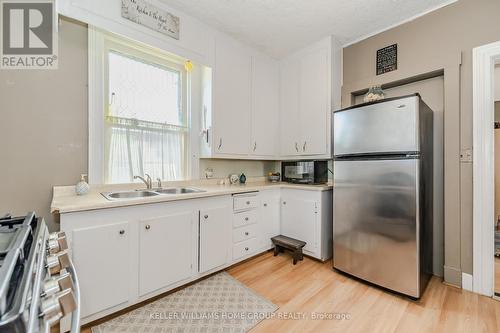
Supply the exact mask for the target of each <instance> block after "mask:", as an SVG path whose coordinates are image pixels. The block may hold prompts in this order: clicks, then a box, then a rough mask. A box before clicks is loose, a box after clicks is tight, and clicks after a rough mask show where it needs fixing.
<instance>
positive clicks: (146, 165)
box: [104, 52, 189, 183]
mask: <svg viewBox="0 0 500 333" xmlns="http://www.w3.org/2000/svg"><path fill="white" fill-rule="evenodd" d="M108 60H109V65H108V80H109V81H108V82H107V84H108V91H109V95H110V96H109V104H110V105H109V110H108V112H107V114H106V117H105V119H104V121H105V137H106V141H105V147H106V149H105V153H106V165H105V168H104V170H105V181H106V183H128V182H132V181H134V180H133V176H134V175H140V176H143V175H144V174H146V173H147V174H149V175H150V176H151V177H152V178H153V179H156V178H161V179H162V180H181V179H185V178H186V172H187V152H188V137H189V129H188V127H187V121H186V119H187V116H186V115H185V113H186V111H185V107H184V106H183V105H182V104H181V101H182V93H183V90H182V84H183V83H182V79H181V78H182V75H181V74H182V73H181V72H180V71H178V70H176V69H175V68H169V67H167V66H168V63H166V64H165V65H164V66H161V65H157V64H152V63H148V62H147V61H142V60H141V59H137V58H133V57H130V56H127V55H124V54H120V53H117V52H109V53H108Z"/></svg>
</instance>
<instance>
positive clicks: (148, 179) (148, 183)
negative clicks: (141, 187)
mask: <svg viewBox="0 0 500 333" xmlns="http://www.w3.org/2000/svg"><path fill="white" fill-rule="evenodd" d="M144 175H145V176H146V179H144V177H141V176H134V179H140V180H142V182H143V183H144V184H146V188H147V189H148V190H151V189H152V188H153V181H152V180H151V176H150V175H148V174H147V173H146V174H144Z"/></svg>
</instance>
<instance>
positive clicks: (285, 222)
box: [281, 191, 318, 253]
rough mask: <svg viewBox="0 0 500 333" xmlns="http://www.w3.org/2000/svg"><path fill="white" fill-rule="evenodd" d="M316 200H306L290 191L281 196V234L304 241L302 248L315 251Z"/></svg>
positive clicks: (316, 227) (316, 228) (316, 226)
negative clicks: (304, 244)
mask: <svg viewBox="0 0 500 333" xmlns="http://www.w3.org/2000/svg"><path fill="white" fill-rule="evenodd" d="M317 207H318V202H317V201H315V200H312V199H311V200H308V199H305V198H302V197H301V196H299V195H295V194H294V193H293V192H291V191H283V192H282V197H281V234H282V235H284V236H288V237H292V238H295V239H298V240H301V241H304V242H306V246H305V247H304V250H306V251H309V252H311V253H316V251H317V239H316V238H317V237H316V234H317V230H318V214H317Z"/></svg>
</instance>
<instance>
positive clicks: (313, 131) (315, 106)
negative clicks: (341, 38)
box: [298, 48, 331, 155]
mask: <svg viewBox="0 0 500 333" xmlns="http://www.w3.org/2000/svg"><path fill="white" fill-rule="evenodd" d="M329 58H330V54H329V52H328V49H327V48H319V49H317V50H313V51H311V52H310V53H308V54H306V55H305V56H304V57H303V58H302V61H301V62H300V84H299V86H300V91H299V117H298V119H299V121H300V134H301V137H300V139H299V142H300V146H299V149H300V150H299V151H300V153H301V154H303V155H324V154H326V153H327V152H328V144H329V140H330V139H329V138H330V137H329V136H328V135H327V129H328V128H329V127H328V125H327V121H328V123H329V119H330V118H329V117H328V114H329V113H330V111H331V108H330V96H331V95H330V94H329V88H330V82H329V80H330V65H329Z"/></svg>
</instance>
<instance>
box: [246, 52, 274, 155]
mask: <svg viewBox="0 0 500 333" xmlns="http://www.w3.org/2000/svg"><path fill="white" fill-rule="evenodd" d="M252 64H253V66H252V140H251V146H250V154H251V155H255V156H264V157H273V156H276V154H277V148H278V145H277V141H278V139H279V136H278V131H277V129H278V127H279V121H278V120H279V119H278V117H279V67H278V63H277V61H275V60H273V59H271V58H268V57H265V56H262V55H256V56H254V57H253V63H252Z"/></svg>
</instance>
